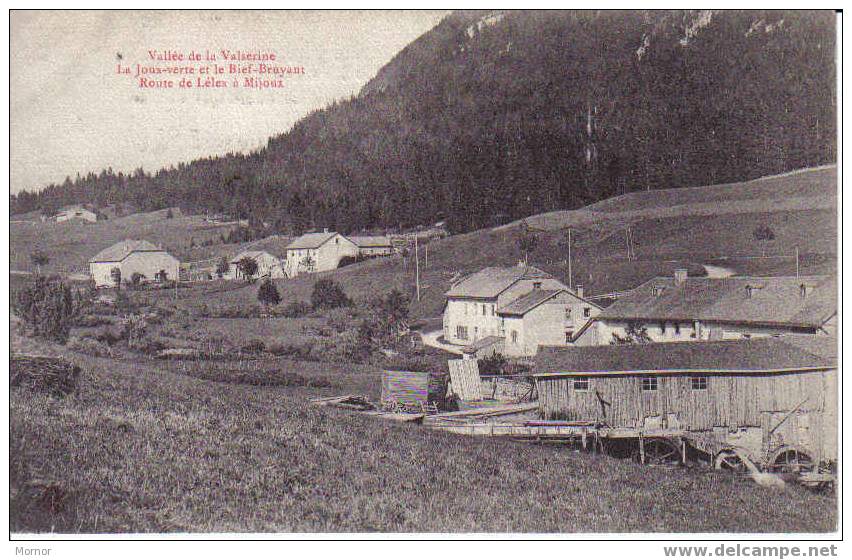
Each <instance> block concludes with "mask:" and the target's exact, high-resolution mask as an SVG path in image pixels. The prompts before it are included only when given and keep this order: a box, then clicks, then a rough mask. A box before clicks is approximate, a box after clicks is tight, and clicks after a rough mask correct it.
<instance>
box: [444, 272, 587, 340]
mask: <svg viewBox="0 0 852 560" xmlns="http://www.w3.org/2000/svg"><path fill="white" fill-rule="evenodd" d="M598 313H600V308H599V307H598V306H597V305H595V304H594V303H592V302H590V301H587V300H585V299H583V297H582V289H579V290H578V292H577V293H575V292H572V291H571V290H569V289H568V287H567V286H565V285H564V284H563V283H562V282H560V281H559V280H557V279H555V278H553V277H552V276H551V275H549V274H547V273H546V272H544V271H542V270H539V269H538V268H535V267H532V266H526V265H518V266H515V267H507V268H499V267H489V268H485V269H483V270H480V271H479V272H477V273H475V274H472V275H470V276H468V277H467V278H464V279H462V280H461V281H459V282H457V283H456V284H454V285H453V286H452V287H451V288H450V290H449V291H448V292H447V305H446V308H445V309H444V318H443V323H444V324H443V327H444V339H445V340H446V341H447V342H449V343H451V344H458V345H461V346H465V347H467V346H470V345H474V344H476V343H477V342H478V341H481V340H482V339H485V338H488V337H499V338H503V339H504V341H503V344H502V347H503V349H504V353H505V354H506V355H508V356H532V355H535V354H536V352H537V351H538V347H539V346H540V345H560V344H562V345H572V344H574V342H575V340H576V339H577V336H578V335H579V333H581V332H582V330H583V329H584V328H586V327H587V324H590V323H591V321H592V319H593V318H594V317H596V316H597V315H598Z"/></svg>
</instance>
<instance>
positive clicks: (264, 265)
mask: <svg viewBox="0 0 852 560" xmlns="http://www.w3.org/2000/svg"><path fill="white" fill-rule="evenodd" d="M243 259H251V260H253V261H254V262H255V263H257V271H256V272H255V273H254V275H253V278H284V277H285V276H286V275H285V274H284V267H283V265H282V264H281V259H279V258H278V257H276V256H275V255H272V254H271V253H269V252H267V251H243V252H242V253H239V254H238V255H236V256H234V257H233V258H231V259H230V260H229V261H228V272H227V273H226V278H230V279H233V280H239V279H243V280H246V279H247V278H246V277H245V274H244V273H243V271H242V270H241V269H240V265H239V263H240V261H242V260H243Z"/></svg>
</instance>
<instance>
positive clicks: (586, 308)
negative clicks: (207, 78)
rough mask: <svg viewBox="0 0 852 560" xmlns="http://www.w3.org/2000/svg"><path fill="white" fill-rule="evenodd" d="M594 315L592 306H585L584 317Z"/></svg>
mask: <svg viewBox="0 0 852 560" xmlns="http://www.w3.org/2000/svg"><path fill="white" fill-rule="evenodd" d="M591 316H592V308H591V307H584V308H583V317H591Z"/></svg>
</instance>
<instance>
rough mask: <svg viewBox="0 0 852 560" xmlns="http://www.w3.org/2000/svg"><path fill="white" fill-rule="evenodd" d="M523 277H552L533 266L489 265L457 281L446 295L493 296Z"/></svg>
mask: <svg viewBox="0 0 852 560" xmlns="http://www.w3.org/2000/svg"><path fill="white" fill-rule="evenodd" d="M525 278H552V276H551V275H550V274H548V273H546V272H544V271H543V270H539V269H538V268H536V267H534V266H526V265H518V266H512V267H496V266H491V267H488V268H483V269H482V270H480V271H479V272H475V273H473V274H471V275H470V276H468V277H467V278H464V279H462V280H460V281H459V282H457V283H456V284H455V285H453V287H452V288H450V290H449V291H448V292H447V297H472V298H494V297H497V296H498V295H500V293H502V292H503V291H504V290H506V288H508V287H509V286H511V285H512V284H514V283H515V282H517V281H518V280H521V279H525Z"/></svg>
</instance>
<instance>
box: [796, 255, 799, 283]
mask: <svg viewBox="0 0 852 560" xmlns="http://www.w3.org/2000/svg"><path fill="white" fill-rule="evenodd" d="M796 279H797V280H798V279H799V248H798V247H796Z"/></svg>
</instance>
